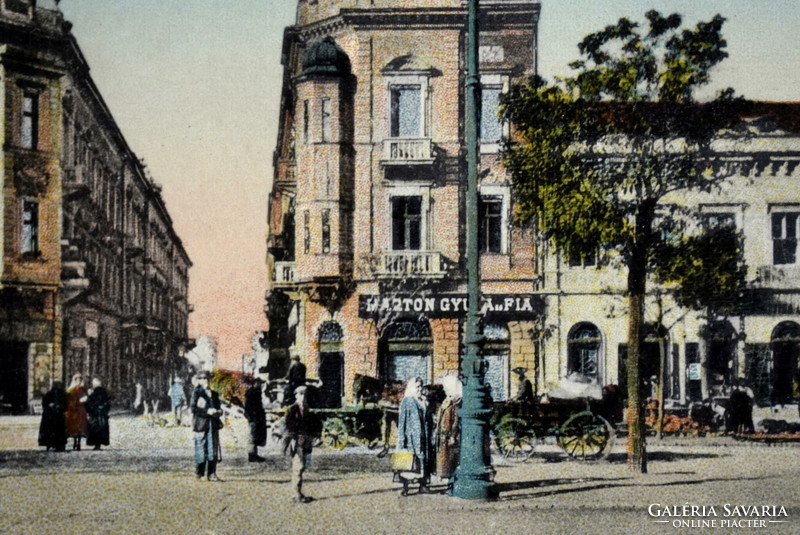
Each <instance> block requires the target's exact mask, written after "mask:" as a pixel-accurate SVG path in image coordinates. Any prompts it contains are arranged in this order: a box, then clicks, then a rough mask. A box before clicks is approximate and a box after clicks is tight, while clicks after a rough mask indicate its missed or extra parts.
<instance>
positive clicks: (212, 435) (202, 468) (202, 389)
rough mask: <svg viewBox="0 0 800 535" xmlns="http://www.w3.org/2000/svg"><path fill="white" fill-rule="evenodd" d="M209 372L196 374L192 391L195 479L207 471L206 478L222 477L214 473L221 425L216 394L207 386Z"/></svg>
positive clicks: (218, 455) (220, 408)
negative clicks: (194, 386)
mask: <svg viewBox="0 0 800 535" xmlns="http://www.w3.org/2000/svg"><path fill="white" fill-rule="evenodd" d="M210 376H211V374H209V373H208V372H207V371H201V372H199V373H198V374H197V376H196V379H195V380H196V384H197V387H196V388H195V389H194V392H192V401H191V403H190V406H191V408H192V414H193V415H194V418H193V421H192V430H193V431H194V460H195V463H196V464H197V479H200V478H202V477H203V476H204V475H207V477H208V480H209V481H222V480H221V479H220V478H218V477H217V463H218V462H219V461H220V460H221V459H222V448H221V447H220V444H219V430H220V428H222V420H221V419H220V416H221V415H222V406H221V405H220V401H219V394H217V393H216V392H214V391H213V390H211V389H210V388H209V386H208V379H209V378H210Z"/></svg>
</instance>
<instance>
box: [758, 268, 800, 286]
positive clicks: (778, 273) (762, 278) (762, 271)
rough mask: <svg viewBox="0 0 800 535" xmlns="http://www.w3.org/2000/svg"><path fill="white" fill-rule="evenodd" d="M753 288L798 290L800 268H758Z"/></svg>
mask: <svg viewBox="0 0 800 535" xmlns="http://www.w3.org/2000/svg"><path fill="white" fill-rule="evenodd" d="M753 286H754V287H756V288H776V289H795V290H796V289H800V266H797V265H780V266H758V267H757V268H756V280H754V281H753Z"/></svg>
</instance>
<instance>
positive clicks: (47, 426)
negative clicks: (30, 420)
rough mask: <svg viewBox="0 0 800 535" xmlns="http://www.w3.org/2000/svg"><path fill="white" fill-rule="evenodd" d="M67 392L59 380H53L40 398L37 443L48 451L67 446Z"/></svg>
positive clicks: (61, 449) (62, 449)
mask: <svg viewBox="0 0 800 535" xmlns="http://www.w3.org/2000/svg"><path fill="white" fill-rule="evenodd" d="M66 412H67V392H66V391H65V390H64V384H63V383H62V382H61V381H55V382H53V387H52V388H51V389H50V390H49V391H48V392H47V394H45V395H44V398H43V399H42V423H41V424H40V425H39V445H40V446H44V447H45V448H47V450H48V451H49V450H50V448H53V449H54V450H56V451H64V450H65V449H66V446H67V423H66V418H65V413H66Z"/></svg>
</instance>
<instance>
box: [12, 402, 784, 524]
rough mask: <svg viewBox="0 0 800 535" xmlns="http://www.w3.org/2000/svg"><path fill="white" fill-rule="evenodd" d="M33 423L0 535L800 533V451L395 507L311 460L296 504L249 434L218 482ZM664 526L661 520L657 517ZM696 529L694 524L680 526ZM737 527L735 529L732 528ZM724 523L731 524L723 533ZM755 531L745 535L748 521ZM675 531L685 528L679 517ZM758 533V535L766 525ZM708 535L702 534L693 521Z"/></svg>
mask: <svg viewBox="0 0 800 535" xmlns="http://www.w3.org/2000/svg"><path fill="white" fill-rule="evenodd" d="M37 430H38V418H35V417H4V418H0V495H2V501H0V533H9V534H15V535H16V534H52V533H58V534H72V533H75V534H78V533H81V534H87V533H92V534H128V533H130V534H140V533H141V534H151V533H152V534H156V533H158V534H161V533H174V534H184V533H202V534H250V533H253V534H264V533H331V534H335V533H347V534H362V533H363V534H377V533H403V534H405V533H435V534H439V533H464V534H468V535H472V534H477V533H493V534H494V533H514V534H522V533H532V534H548V533H565V534H566V533H570V534H582V533H610V534H613V533H631V534H640V533H647V534H649V533H655V534H659V533H665V534H666V533H692V532H698V530H700V531H702V532H704V533H707V532H717V533H727V532H730V531H733V532H736V533H739V532H744V531H750V530H752V529H756V530H757V531H758V532H761V533H765V534H766V533H770V534H772V533H798V532H800V488H799V487H798V483H797V482H798V480H799V479H800V473H798V469H797V462H796V460H797V457H798V454H799V453H800V447H798V446H796V445H792V446H787V445H782V446H771V447H770V446H764V445H747V444H742V443H738V442H735V441H733V440H732V439H729V438H725V437H709V438H695V437H691V438H683V439H668V440H666V441H664V442H662V443H658V442H657V441H656V440H655V439H654V438H652V439H651V440H650V452H651V463H650V473H649V474H647V475H635V474H632V473H630V472H629V471H628V470H627V468H626V466H625V455H624V444H622V442H624V441H619V442H618V444H617V446H616V447H615V450H614V452H613V453H612V455H611V456H610V458H609V460H606V461H601V462H598V463H593V464H583V463H578V462H574V461H569V460H566V459H564V457H563V456H562V455H561V454H559V453H558V452H557V450H555V449H554V448H552V447H549V448H548V447H543V452H542V453H541V454H540V455H539V456H538V457H537V458H534V459H531V460H529V461H527V462H525V463H520V464H508V463H502V462H496V464H495V466H496V468H497V477H496V482H497V487H498V490H499V492H500V495H499V499H498V500H497V501H494V502H488V503H487V502H469V501H464V500H460V499H456V498H451V497H449V496H446V495H445V494H443V490H444V488H443V486H441V485H434V487H433V490H434V492H435V493H434V494H430V495H413V494H412V495H411V496H409V497H406V498H402V497H400V493H399V485H398V484H396V483H392V474H391V472H390V471H389V467H388V461H387V460H386V459H381V458H378V457H377V455H376V452H375V451H370V450H367V449H366V448H365V447H358V446H356V447H349V448H347V449H345V450H344V451H332V450H325V449H318V450H315V452H314V455H313V459H312V465H311V469H310V471H309V475H308V484H307V490H308V492H309V494H311V495H312V496H314V497H315V498H316V501H315V502H312V503H310V504H307V505H302V504H295V503H292V502H291V500H290V498H291V492H290V489H289V474H288V461H287V460H286V459H285V458H283V457H282V456H280V454H279V452H278V451H276V450H271V451H267V452H265V455H266V457H267V462H266V463H248V462H247V461H246V459H247V444H246V440H245V437H246V435H245V432H246V425H245V424H244V422H242V421H235V422H233V423H232V424H231V425H229V426H228V427H226V429H223V431H222V433H223V435H222V442H223V462H222V464H221V466H220V469H219V475H220V477H222V478H223V479H224V482H222V483H209V482H207V481H205V480H202V481H198V480H196V479H195V477H194V476H193V473H192V449H191V431H190V430H189V428H187V427H181V428H178V427H174V426H171V427H170V426H166V427H159V426H155V427H154V426H150V425H149V424H148V422H147V421H146V420H145V419H144V418H141V417H137V418H133V417H130V416H123V415H120V416H116V417H114V418H112V429H111V433H112V436H111V441H112V444H111V447H110V448H109V449H108V450H107V451H101V452H96V451H91V450H86V449H84V450H83V451H80V452H67V453H54V452H49V453H48V452H44V451H42V449H41V448H37V447H36V445H35V444H36V432H37ZM687 502H688V503H689V504H692V505H698V506H706V508H708V507H709V506H713V507H714V508H715V512H716V517H713V516H711V517H705V518H704V519H703V520H705V521H706V523H707V524H706V525H710V524H708V522H710V521H711V520H714V521H715V522H716V524H715V527H705V528H698V527H685V528H675V527H673V522H674V521H676V519H675V518H673V517H669V518H666V517H651V516H649V515H648V506H649V505H650V504H660V509H661V510H663V508H664V507H666V506H669V507H670V508H674V507H679V508H680V507H683V506H684V504H687ZM724 504H730V506H729V507H730V509H733V507H734V506H736V505H740V506H742V505H744V506H748V507H752V506H759V508H760V506H763V505H771V506H772V505H774V506H778V507H780V506H783V507H785V510H786V513H787V514H788V516H782V517H775V518H774V520H779V521H782V522H780V523H777V522H769V520H770V518H765V517H760V518H755V517H726V516H724V515H725V511H724V510H723V506H724ZM665 519H666V520H668V522H661V523H658V522H655V521H657V520H665ZM683 520H685V521H686V522H687V524H689V525H692V524H690V522H691V521H692V520H693V521H695V522H700V521H701V519H700V518H695V519H690V518H685V519H683ZM732 520H735V521H736V523H737V527H729V526H731V524H730V522H731V521H732ZM723 521H727V522H728V523H729V524H728V525H726V527H721V524H722V522H723ZM745 521H747V522H750V527H745V528H744V529H743V527H739V526H740V525H741V524H742V522H745ZM677 522H678V523H679V524H680V522H681V520H680V519H678V520H677ZM762 523H763V526H762V525H761V524H762ZM694 525H700V524H694Z"/></svg>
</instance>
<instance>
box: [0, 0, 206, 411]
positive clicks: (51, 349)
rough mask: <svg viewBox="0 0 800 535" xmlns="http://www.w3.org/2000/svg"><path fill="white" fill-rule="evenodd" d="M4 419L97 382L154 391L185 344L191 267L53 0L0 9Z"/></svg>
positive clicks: (121, 392) (123, 390) (10, 0)
mask: <svg viewBox="0 0 800 535" xmlns="http://www.w3.org/2000/svg"><path fill="white" fill-rule="evenodd" d="M0 29H2V34H1V35H2V42H1V43H0V68H2V80H3V85H2V87H3V95H4V103H5V106H4V108H3V121H2V125H3V129H2V131H3V143H2V153H0V158H2V162H3V166H2V169H3V175H2V177H3V222H4V234H3V236H4V238H3V272H2V282H1V284H2V287H1V289H0V294H2V299H3V301H2V307H0V316H1V317H2V331H1V332H0V339H2V341H0V344H2V345H3V348H4V350H3V352H2V355H3V356H2V358H3V363H2V366H3V369H4V370H7V371H9V372H10V373H3V377H4V379H3V384H2V395H3V399H4V402H3V403H4V408H5V409H10V410H14V411H20V410H25V409H27V408H28V406H29V405H30V404H31V403H32V402H34V401H35V400H36V399H37V398H38V397H40V396H41V392H42V391H43V390H46V389H47V388H49V386H50V385H51V383H52V382H53V381H55V380H64V379H68V378H69V376H71V375H72V374H74V373H77V372H82V373H83V374H85V375H86V376H92V377H93V376H97V377H100V378H101V379H102V380H103V381H104V383H105V385H106V386H107V387H108V388H109V390H110V391H111V392H112V393H113V395H114V396H115V399H116V400H117V401H118V402H122V401H125V400H127V397H129V395H130V392H132V391H133V385H134V383H135V382H136V381H139V382H142V383H143V384H148V383H150V386H153V387H155V386H156V385H158V389H159V390H161V389H165V388H166V387H165V386H164V385H167V384H168V378H169V375H170V373H172V372H173V371H175V370H176V369H177V368H178V367H180V366H182V364H183V363H182V359H180V360H179V359H178V356H179V355H180V353H182V351H183V348H184V347H185V346H186V344H187V340H188V333H187V325H188V314H189V312H190V305H189V304H188V303H187V291H188V270H189V267H190V266H191V261H190V260H189V257H188V256H187V254H186V251H185V250H184V248H183V245H182V243H181V241H180V238H179V237H178V236H177V235H176V234H175V232H174V229H173V227H172V221H171V219H170V216H169V214H168V212H167V209H166V206H165V204H164V201H163V199H162V197H161V190H160V187H159V186H158V185H157V184H156V183H155V182H154V181H153V179H152V178H151V177H150V176H149V175H148V173H147V169H146V167H145V165H144V164H143V163H142V162H141V161H140V160H139V159H138V158H137V157H136V155H135V154H134V153H133V151H132V150H131V149H130V147H128V145H127V143H126V141H125V139H124V137H123V136H122V134H121V132H120V130H119V127H118V126H117V124H116V123H115V121H114V119H113V117H112V115H111V113H110V111H109V110H108V108H107V106H106V104H105V102H104V101H103V98H102V96H101V95H100V93H99V91H98V90H97V87H96V86H95V85H94V82H93V81H92V78H91V75H90V73H89V66H88V64H87V62H86V60H85V58H84V57H83V55H82V53H81V51H80V47H79V46H78V43H77V41H76V39H75V37H74V36H73V35H72V34H71V32H70V25H69V23H68V22H66V21H64V19H63V15H62V14H61V12H60V11H59V9H58V6H57V2H55V1H54V0H39V1H34V0H3V1H2V2H0Z"/></svg>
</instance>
